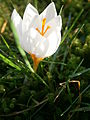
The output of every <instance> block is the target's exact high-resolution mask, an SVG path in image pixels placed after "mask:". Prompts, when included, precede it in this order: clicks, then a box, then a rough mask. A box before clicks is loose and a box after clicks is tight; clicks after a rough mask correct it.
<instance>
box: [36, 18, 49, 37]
mask: <svg viewBox="0 0 90 120" xmlns="http://www.w3.org/2000/svg"><path fill="white" fill-rule="evenodd" d="M45 23H46V18H44V19H43V20H42V31H41V32H40V30H39V29H38V28H36V30H37V31H38V32H39V33H40V34H41V35H42V36H44V35H45V33H46V32H47V30H48V29H49V28H50V26H49V25H48V26H47V28H46V30H45V31H44V28H45Z"/></svg>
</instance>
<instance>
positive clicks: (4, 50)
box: [0, 0, 90, 120]
mask: <svg viewBox="0 0 90 120" xmlns="http://www.w3.org/2000/svg"><path fill="white" fill-rule="evenodd" d="M52 1H54V3H55V5H56V9H57V12H58V14H61V16H62V21H63V26H62V42H61V45H60V47H59V49H58V51H57V52H56V53H55V54H54V55H53V56H51V57H50V58H46V59H44V60H43V61H42V62H41V63H40V65H39V68H38V70H37V73H33V71H32V68H31V66H33V64H32V59H31V57H30V56H29V55H28V54H26V53H24V51H21V48H20V46H19V45H18V42H17V41H18V40H17V39H16V37H15V34H14V35H13V32H12V30H13V31H14V29H13V27H12V25H11V22H10V17H11V14H12V11H13V9H14V8H15V9H16V10H17V11H18V13H19V14H20V15H21V16H22V17H23V14H24V10H25V8H26V6H27V4H28V3H31V4H32V5H33V6H35V7H36V8H37V9H38V11H39V13H41V12H42V11H43V10H44V9H45V8H46V7H47V5H48V4H49V3H50V2H51V0H0V120H79V119H83V120H89V119H90V0H79V1H78V0H52Z"/></svg>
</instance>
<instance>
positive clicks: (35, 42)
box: [23, 28, 48, 58]
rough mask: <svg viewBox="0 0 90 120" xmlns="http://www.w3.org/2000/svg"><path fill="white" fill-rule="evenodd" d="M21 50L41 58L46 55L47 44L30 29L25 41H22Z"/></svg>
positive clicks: (43, 38)
mask: <svg viewBox="0 0 90 120" xmlns="http://www.w3.org/2000/svg"><path fill="white" fill-rule="evenodd" d="M23 45H24V46H23V48H24V50H25V51H26V52H27V53H29V52H30V53H31V54H35V55H36V56H37V57H39V58H41V57H42V56H43V54H45V53H46V51H47V48H48V42H47V41H46V39H45V37H43V36H41V35H40V34H39V33H38V32H37V31H36V30H35V29H34V28H30V32H29V33H28V36H27V39H25V41H23Z"/></svg>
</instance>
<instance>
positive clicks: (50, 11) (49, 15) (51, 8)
mask: <svg viewBox="0 0 90 120" xmlns="http://www.w3.org/2000/svg"><path fill="white" fill-rule="evenodd" d="M56 16H57V12H56V8H55V4H54V2H52V3H51V4H49V5H48V6H47V7H46V9H45V10H44V11H43V12H42V13H41V14H40V18H41V19H43V18H46V22H49V21H50V20H51V19H53V18H54V17H56Z"/></svg>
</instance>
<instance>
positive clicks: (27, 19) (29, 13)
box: [22, 3, 38, 33]
mask: <svg viewBox="0 0 90 120" xmlns="http://www.w3.org/2000/svg"><path fill="white" fill-rule="evenodd" d="M37 15H38V11H37V10H36V9H35V8H34V7H33V6H32V5H31V4H30V3H29V4H28V5H27V7H26V9H25V12H24V16H23V24H22V30H23V33H24V32H25V31H27V30H28V29H29V27H30V24H31V23H32V21H33V19H34V17H36V16H37Z"/></svg>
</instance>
